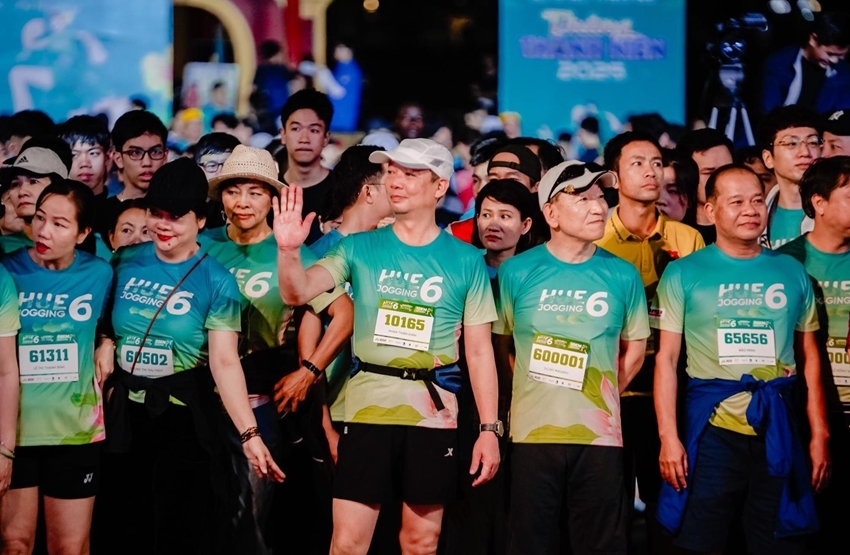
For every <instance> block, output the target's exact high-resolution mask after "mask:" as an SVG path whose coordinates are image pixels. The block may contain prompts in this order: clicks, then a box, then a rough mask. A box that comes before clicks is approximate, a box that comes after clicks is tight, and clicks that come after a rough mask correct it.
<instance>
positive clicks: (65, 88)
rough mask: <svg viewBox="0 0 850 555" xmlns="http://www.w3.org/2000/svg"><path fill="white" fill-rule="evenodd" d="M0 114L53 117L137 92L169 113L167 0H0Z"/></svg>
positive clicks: (95, 108) (116, 103) (108, 109)
mask: <svg viewBox="0 0 850 555" xmlns="http://www.w3.org/2000/svg"><path fill="white" fill-rule="evenodd" d="M0 14H2V16H0V76H4V77H5V79H4V81H5V82H2V81H0V113H11V112H16V111H19V110H26V109H39V110H43V111H45V112H47V113H48V114H49V115H50V116H51V117H53V118H54V119H56V120H57V121H61V120H64V119H66V118H68V117H70V116H72V115H75V114H81V113H91V114H96V113H106V114H108V115H109V116H110V121H111V122H114V121H115V118H116V117H117V116H118V115H120V114H121V113H123V112H124V111H126V110H127V109H128V108H129V100H130V98H131V97H139V98H141V99H143V100H144V101H145V102H146V103H147V105H148V108H149V109H150V110H151V111H153V112H155V113H156V114H157V115H158V116H159V117H160V118H163V120H165V121H167V120H168V119H170V117H168V116H170V112H171V97H172V71H171V45H172V34H173V32H172V29H173V24H172V3H171V0H144V1H142V2H123V1H116V0H0Z"/></svg>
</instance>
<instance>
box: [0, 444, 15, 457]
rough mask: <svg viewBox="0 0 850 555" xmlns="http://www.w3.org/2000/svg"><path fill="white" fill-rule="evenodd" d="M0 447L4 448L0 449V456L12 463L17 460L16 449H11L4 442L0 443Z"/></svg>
mask: <svg viewBox="0 0 850 555" xmlns="http://www.w3.org/2000/svg"><path fill="white" fill-rule="evenodd" d="M0 447H2V449H0V455H3V456H4V457H6V458H7V459H9V460H11V461H13V460H15V451H14V449H9V446H8V445H6V444H5V443H3V442H2V441H0Z"/></svg>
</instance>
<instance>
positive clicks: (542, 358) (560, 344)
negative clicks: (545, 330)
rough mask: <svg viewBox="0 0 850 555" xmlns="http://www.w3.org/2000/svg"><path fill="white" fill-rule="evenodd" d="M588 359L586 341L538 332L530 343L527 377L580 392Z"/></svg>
mask: <svg viewBox="0 0 850 555" xmlns="http://www.w3.org/2000/svg"><path fill="white" fill-rule="evenodd" d="M588 358H590V345H589V344H588V343H582V342H581V341H575V340H573V339H564V338H561V337H553V336H551V335H543V334H539V333H538V334H537V335H535V336H534V344H533V345H532V346H531V360H529V362H528V377H529V378H531V379H532V380H535V381H538V382H543V383H548V384H552V385H557V386H560V387H569V388H570V389H576V390H579V391H581V389H582V388H583V387H584V373H585V371H586V370H587V361H588Z"/></svg>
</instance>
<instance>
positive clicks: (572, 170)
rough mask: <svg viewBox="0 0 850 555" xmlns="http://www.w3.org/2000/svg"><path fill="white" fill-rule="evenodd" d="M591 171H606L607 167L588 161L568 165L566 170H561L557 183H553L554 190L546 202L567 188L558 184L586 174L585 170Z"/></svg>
mask: <svg viewBox="0 0 850 555" xmlns="http://www.w3.org/2000/svg"><path fill="white" fill-rule="evenodd" d="M588 170H589V171H590V172H591V173H598V172H604V171H605V168H603V167H602V166H600V165H599V164H597V163H595V162H587V163H585V164H573V165H571V166H567V167H566V168H564V171H562V172H561V175H559V176H558V178H557V179H556V180H555V183H554V184H553V185H552V190H551V191H550V192H549V198H547V199H546V202H549V201H551V200H552V197H554V196H555V195H557V194H558V193H562V192H563V191H565V189H558V185H560V184H561V183H564V182H565V181H571V180H573V179H577V178H579V177H581V176H583V175H584V172H585V171H588Z"/></svg>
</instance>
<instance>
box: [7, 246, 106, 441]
mask: <svg viewBox="0 0 850 555" xmlns="http://www.w3.org/2000/svg"><path fill="white" fill-rule="evenodd" d="M2 264H3V266H5V267H6V269H7V270H8V271H9V273H10V274H11V275H12V278H13V279H14V280H15V285H16V287H17V290H18V297H17V305H18V309H19V310H20V318H21V329H20V332H19V333H18V368H19V371H20V381H21V401H20V404H21V409H20V413H19V416H18V445H22V446H35V445H82V444H87V443H94V442H97V441H102V440H103V439H105V437H106V431H105V428H104V421H103V399H102V393H101V389H100V385H98V383H97V380H96V379H95V368H94V349H95V341H96V339H97V326H98V322H99V321H100V319H101V317H102V316H103V313H104V308H105V306H106V304H107V300H108V298H109V293H110V290H111V289H112V268H111V267H110V266H109V264H107V263H106V262H104V261H103V260H101V259H99V258H97V257H95V256H92V255H90V254H88V253H85V252H77V253H76V256H75V257H74V261H73V263H71V265H70V266H69V267H68V268H65V269H64V270H48V269H46V268H43V267H41V266H39V265H38V264H36V263H35V262H34V261H33V259H32V257H31V256H30V253H29V249H20V250H17V251H15V252H14V253H13V254H11V255H10V256H7V257H6V258H4V259H3V261H2Z"/></svg>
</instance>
